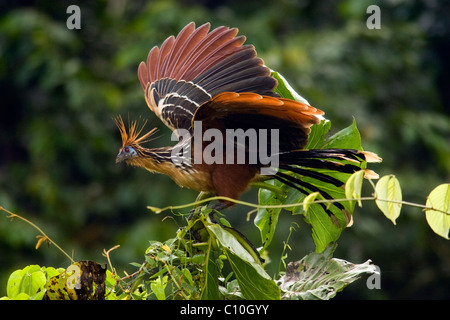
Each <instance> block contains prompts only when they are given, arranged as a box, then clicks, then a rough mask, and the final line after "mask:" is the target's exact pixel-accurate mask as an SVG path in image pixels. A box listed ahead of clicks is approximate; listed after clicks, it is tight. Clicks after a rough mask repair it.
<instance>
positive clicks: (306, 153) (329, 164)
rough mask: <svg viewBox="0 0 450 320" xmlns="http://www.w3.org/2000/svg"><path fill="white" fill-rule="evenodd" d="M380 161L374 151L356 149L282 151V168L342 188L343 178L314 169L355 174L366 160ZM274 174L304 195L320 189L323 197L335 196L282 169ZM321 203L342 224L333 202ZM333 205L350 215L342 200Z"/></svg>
mask: <svg viewBox="0 0 450 320" xmlns="http://www.w3.org/2000/svg"><path fill="white" fill-rule="evenodd" d="M380 161H381V158H380V157H378V156H377V155H376V154H374V153H372V152H367V151H360V150H355V149H316V150H294V151H291V152H287V153H282V154H280V166H279V168H280V169H282V170H285V171H289V172H292V173H294V174H296V175H299V176H302V177H309V178H312V179H315V180H318V181H322V182H325V183H328V184H331V185H333V186H335V187H338V188H341V187H343V186H344V184H345V181H341V180H339V179H337V178H335V177H333V176H331V175H328V174H325V173H323V172H319V171H316V170H314V169H327V170H330V171H334V172H341V173H346V174H352V173H354V172H356V171H359V170H361V169H362V164H363V163H364V162H380ZM311 169H313V170H311ZM366 176H367V177H369V178H376V176H377V175H376V173H374V172H373V171H371V170H367V169H366ZM274 177H275V179H277V180H278V181H280V182H282V183H284V184H286V185H287V186H289V187H291V188H294V189H296V190H298V191H299V192H301V193H302V194H304V195H308V194H310V193H311V192H319V193H320V194H321V195H322V197H323V198H324V199H327V200H333V197H332V196H331V195H330V194H329V193H328V192H326V191H324V190H323V189H321V188H319V187H318V186H316V185H314V184H311V183H309V182H307V181H304V180H303V179H301V177H297V176H292V175H289V174H287V173H285V172H281V171H278V172H277V173H276V174H275V175H274ZM319 205H320V206H321V207H322V208H323V210H324V211H325V212H326V213H327V214H328V216H330V218H331V220H332V221H333V223H334V224H336V225H338V226H339V223H338V222H337V218H336V217H335V215H334V213H333V212H332V210H331V208H330V205H327V204H324V203H319ZM332 206H334V207H336V208H337V209H339V210H340V211H341V212H342V213H343V214H344V216H345V217H346V219H347V218H349V213H348V211H347V210H346V208H345V207H344V206H343V205H342V204H341V203H339V202H333V203H332ZM350 220H351V219H350Z"/></svg>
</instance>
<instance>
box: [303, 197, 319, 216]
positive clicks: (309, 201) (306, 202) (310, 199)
mask: <svg viewBox="0 0 450 320" xmlns="http://www.w3.org/2000/svg"><path fill="white" fill-rule="evenodd" d="M317 197H321V195H320V193H319V192H313V193H310V194H309V195H308V196H306V197H305V199H304V200H303V211H305V212H308V209H309V207H310V206H311V204H312V203H313V202H314V201H315V200H316V198H317Z"/></svg>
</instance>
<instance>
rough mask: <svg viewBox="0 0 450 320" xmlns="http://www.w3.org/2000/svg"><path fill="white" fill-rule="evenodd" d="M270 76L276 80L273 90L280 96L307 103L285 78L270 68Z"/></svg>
mask: <svg viewBox="0 0 450 320" xmlns="http://www.w3.org/2000/svg"><path fill="white" fill-rule="evenodd" d="M272 77H274V78H275V79H277V81H278V85H277V87H276V88H275V92H276V93H278V94H279V95H280V96H281V97H282V98H286V99H291V100H296V101H299V102H302V103H305V104H308V105H309V102H308V101H307V100H306V99H305V98H303V97H302V96H301V95H299V94H298V93H297V92H295V90H294V89H293V88H292V86H291V85H290V84H289V82H287V80H286V79H285V78H284V77H283V76H282V75H281V74H279V73H278V72H276V71H273V70H272Z"/></svg>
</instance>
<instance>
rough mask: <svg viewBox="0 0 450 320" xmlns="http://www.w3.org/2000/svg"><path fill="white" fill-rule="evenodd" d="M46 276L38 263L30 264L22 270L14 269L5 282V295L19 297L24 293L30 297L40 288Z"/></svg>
mask: <svg viewBox="0 0 450 320" xmlns="http://www.w3.org/2000/svg"><path fill="white" fill-rule="evenodd" d="M46 282H47V278H46V276H45V272H44V271H43V270H42V269H41V267H40V266H38V265H30V266H27V267H25V268H23V269H22V270H16V271H14V272H13V273H12V274H11V275H10V277H9V279H8V284H7V289H6V290H7V295H8V297H9V298H11V299H21V298H20V297H22V298H23V297H25V294H26V295H28V297H29V298H32V297H33V296H34V295H36V293H38V291H40V290H42V289H43V287H44V285H45V283H46Z"/></svg>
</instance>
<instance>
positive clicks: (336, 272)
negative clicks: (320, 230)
mask: <svg viewBox="0 0 450 320" xmlns="http://www.w3.org/2000/svg"><path fill="white" fill-rule="evenodd" d="M335 249H336V245H330V246H328V247H327V248H326V249H325V250H324V251H323V252H322V253H320V254H318V253H310V254H309V255H307V256H306V257H304V258H302V259H301V260H300V261H296V262H290V263H289V264H288V266H287V268H286V274H285V275H284V276H282V277H281V278H280V279H279V280H278V282H279V283H280V288H281V290H282V299H289V300H294V299H295V300H297V299H302V300H317V299H321V300H326V299H330V298H333V297H334V296H335V295H336V293H337V292H339V291H341V290H342V289H344V288H345V287H346V286H347V285H349V284H350V283H352V282H353V281H355V280H357V279H359V278H360V276H361V274H363V273H372V274H373V273H376V272H377V269H376V267H375V266H374V265H372V264H371V261H370V260H368V261H366V262H364V263H362V264H353V263H350V262H347V261H345V260H341V259H334V258H332V256H333V252H334V250H335Z"/></svg>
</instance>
